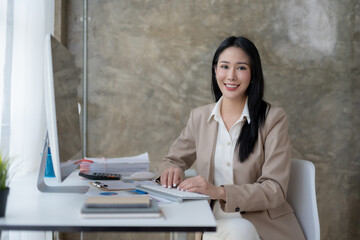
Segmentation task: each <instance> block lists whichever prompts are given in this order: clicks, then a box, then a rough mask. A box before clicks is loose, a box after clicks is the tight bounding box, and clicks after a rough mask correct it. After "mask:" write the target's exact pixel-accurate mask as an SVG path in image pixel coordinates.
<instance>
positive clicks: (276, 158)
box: [158, 104, 305, 240]
mask: <svg viewBox="0 0 360 240" xmlns="http://www.w3.org/2000/svg"><path fill="white" fill-rule="evenodd" d="M214 106H215V104H209V105H206V106H202V107H199V108H196V109H194V110H193V111H192V112H191V114H190V118H189V120H188V122H187V125H186V127H185V128H184V129H183V131H182V132H181V134H180V136H179V137H178V138H177V139H176V140H175V142H174V143H173V144H172V146H171V148H170V150H169V153H168V155H167V156H166V157H165V158H164V159H163V161H162V163H161V164H160V165H159V167H158V174H161V172H162V171H163V170H164V169H165V168H168V167H170V166H174V165H176V166H178V167H180V168H182V169H183V170H186V169H188V168H189V167H191V166H192V165H193V163H194V162H195V164H196V165H195V166H196V171H197V173H198V174H199V175H201V176H203V177H204V178H205V179H207V180H208V181H209V182H211V183H213V182H214V152H215V145H216V138H217V129H218V123H217V122H216V121H215V120H214V118H211V119H210V120H209V121H208V119H209V116H210V114H211V111H212V109H213V108H214ZM252 121H253V119H252ZM236 153H237V150H236ZM236 153H235V154H234V160H233V161H234V174H233V175H234V184H233V185H225V186H224V187H225V190H226V201H222V200H220V205H221V208H222V210H223V211H225V212H240V213H241V215H242V217H243V218H245V219H247V220H249V221H251V222H252V223H253V224H254V226H255V227H256V229H257V231H258V233H259V235H260V237H261V238H262V239H264V240H282V239H284V240H288V239H292V240H297V239H299V240H304V239H305V237H304V234H303V232H302V230H301V227H300V225H299V223H298V221H297V219H296V216H295V215H294V211H293V209H292V208H291V206H290V205H289V204H288V203H287V202H286V200H285V199H286V191H287V187H288V181H289V173H290V163H291V161H290V158H291V155H290V153H291V146H290V142H289V137H288V122H287V118H286V113H285V111H284V110H283V109H281V108H278V107H274V106H271V108H270V110H269V112H268V114H267V116H266V119H265V124H264V126H263V127H262V128H261V129H260V130H259V135H258V140H257V142H256V144H255V147H254V151H253V153H251V154H250V156H249V158H248V159H247V160H246V161H245V162H243V163H240V161H239V160H238V157H237V156H238V154H236ZM195 160H196V161H195Z"/></svg>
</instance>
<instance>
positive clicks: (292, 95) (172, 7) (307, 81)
mask: <svg viewBox="0 0 360 240" xmlns="http://www.w3.org/2000/svg"><path fill="white" fill-rule="evenodd" d="M67 11H68V26H67V29H68V32H67V46H68V47H69V49H70V51H71V52H72V53H73V54H75V56H76V64H77V66H78V67H79V68H82V62H83V61H82V34H83V29H82V22H81V21H80V17H81V15H82V1H69V2H68V9H67ZM88 15H89V17H90V18H91V20H90V22H89V24H88V30H89V33H88V41H89V47H88V67H89V71H88V90H89V97H88V153H87V155H88V156H93V157H95V156H98V157H101V156H105V157H115V156H129V155H135V154H139V153H142V152H146V151H147V152H148V153H149V155H150V160H151V169H152V170H155V169H156V166H157V165H158V163H159V162H160V160H161V158H162V157H163V156H164V155H165V154H166V153H167V151H168V149H169V147H170V144H171V143H172V141H173V140H174V139H175V138H176V137H177V136H178V135H179V133H180V131H181V130H182V128H183V127H184V126H185V123H186V121H187V118H188V116H189V113H190V110H191V109H192V108H194V107H196V106H200V105H203V104H207V103H210V102H212V101H213V99H212V95H211V87H210V68H211V60H212V56H213V54H214V51H215V49H216V48H217V46H218V45H219V43H220V42H221V41H222V40H223V39H224V38H225V37H227V36H230V35H244V36H247V37H248V38H250V39H251V40H253V41H254V43H255V44H256V46H257V47H258V49H259V52H260V55H261V57H262V63H263V68H264V75H265V82H266V93H265V97H266V100H268V101H269V102H271V103H272V104H274V105H278V106H281V107H283V108H285V110H286V111H287V114H288V118H289V121H290V136H291V142H292V145H293V157H296V158H301V159H307V160H310V161H312V162H313V163H314V164H315V167H316V190H317V199H318V208H319V215H320V225H321V239H359V238H360V232H359V231H360V230H359V229H360V222H359V218H360V211H359V209H360V201H359V198H360V188H359V187H360V185H359V183H360V173H359V172H360V161H359V158H360V155H359V150H358V149H360V137H359V131H358V128H359V126H360V114H359V113H360V112H359V104H360V97H359V94H358V92H357V91H358V90H359V89H360V81H359V77H360V66H359V65H360V64H359V63H360V3H359V1H358V0H342V1H332V0H286V1H273V0H270V1H266V2H265V1H260V0H228V1H225V0H224V1H215V0H211V1H210V0H183V1H179V0H152V1H150V0H121V1H117V0H102V1H100V0H99V1H95V0H92V1H89V13H88ZM80 89H81V86H79V90H80ZM100 236H103V237H104V236H105V235H102V234H99V235H98V236H97V235H96V234H92V235H89V237H88V238H87V239H98V238H99V237H100ZM116 236H117V235H116V234H112V235H108V237H109V238H113V239H116V238H117V237H116ZM119 236H120V235H119ZM121 236H125V238H126V236H127V235H126V234H125V235H124V234H123V235H121ZM146 236H149V237H148V238H146ZM146 236H143V235H141V238H142V239H153V238H154V237H155V236H154V235H151V234H150V235H146ZM67 237H68V238H69V239H70V238H71V234H70V235H69V236H67ZM103 237H102V239H104V238H103ZM108 237H106V238H107V239H108ZM132 237H134V236H132ZM132 237H131V236H130V235H129V236H127V238H126V239H131V238H132ZM167 237H168V235H159V236H158V235H156V237H155V238H157V239H167ZM122 239H123V238H122Z"/></svg>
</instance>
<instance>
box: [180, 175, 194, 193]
mask: <svg viewBox="0 0 360 240" xmlns="http://www.w3.org/2000/svg"><path fill="white" fill-rule="evenodd" d="M192 185H193V183H192V179H191V178H188V179H185V180H184V181H182V182H181V183H180V184H179V186H178V189H179V190H181V191H186V190H187V189H189V188H190V187H191V186H192Z"/></svg>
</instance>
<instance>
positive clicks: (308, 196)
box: [287, 159, 320, 240]
mask: <svg viewBox="0 0 360 240" xmlns="http://www.w3.org/2000/svg"><path fill="white" fill-rule="evenodd" d="M287 201H288V202H289V203H290V205H291V206H292V207H293V209H294V211H295V215H296V217H297V219H298V220H299V222H300V225H301V228H302V230H303V232H304V234H305V237H306V239H307V240H320V223H319V215H318V209H317V204H316V191H315V167H314V164H313V163H312V162H309V161H306V160H300V159H292V160H291V172H290V180H289V187H288V191H287Z"/></svg>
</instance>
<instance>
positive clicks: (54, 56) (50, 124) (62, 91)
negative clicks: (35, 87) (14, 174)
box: [38, 35, 82, 192]
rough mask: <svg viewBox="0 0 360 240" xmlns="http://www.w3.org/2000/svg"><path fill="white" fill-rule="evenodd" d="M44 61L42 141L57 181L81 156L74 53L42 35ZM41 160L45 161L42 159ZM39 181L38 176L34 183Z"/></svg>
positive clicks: (64, 176) (60, 179) (72, 167)
mask: <svg viewBox="0 0 360 240" xmlns="http://www.w3.org/2000/svg"><path fill="white" fill-rule="evenodd" d="M44 64H45V66H44V90H45V91H44V96H45V113H46V122H47V137H46V141H45V145H48V144H49V145H50V149H51V157H52V162H53V167H54V172H55V177H56V179H57V180H58V182H62V181H63V180H64V179H65V178H66V177H67V176H69V175H70V174H71V173H72V172H73V171H74V170H75V169H76V167H77V166H78V164H76V162H78V160H80V159H81V157H82V149H81V137H80V115H79V114H80V110H79V109H80V104H79V99H78V86H79V83H80V77H79V72H78V70H77V69H76V67H75V59H74V56H73V55H72V54H71V52H70V51H69V50H68V49H67V48H66V47H65V46H63V45H62V44H61V43H60V42H59V41H58V40H56V39H55V38H54V37H53V36H51V35H48V36H46V39H45V59H44ZM45 145H44V151H46V153H47V149H45ZM44 153H45V152H44ZM44 153H43V157H42V161H41V162H42V165H46V158H45V155H46V156H47V154H44ZM44 161H45V163H43V162H44ZM42 165H41V167H40V171H39V178H42V180H44V179H43V175H42V173H41V171H42V170H43V169H42V167H44V166H42ZM44 168H45V167H44ZM40 175H42V176H40ZM39 181H41V179H39V180H38V183H39ZM42 184H45V183H41V185H42ZM58 187H59V188H57V189H58V190H55V189H56V188H54V189H53V190H54V191H55V192H56V191H65V192H67V191H69V192H72V191H75V192H76V190H75V188H74V187H73V190H71V186H61V185H60V186H58ZM63 187H66V188H65V189H64V188H63ZM61 189H63V190H61ZM39 190H40V191H42V190H41V189H39ZM51 191H52V190H51ZM51 191H50V192H51Z"/></svg>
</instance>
